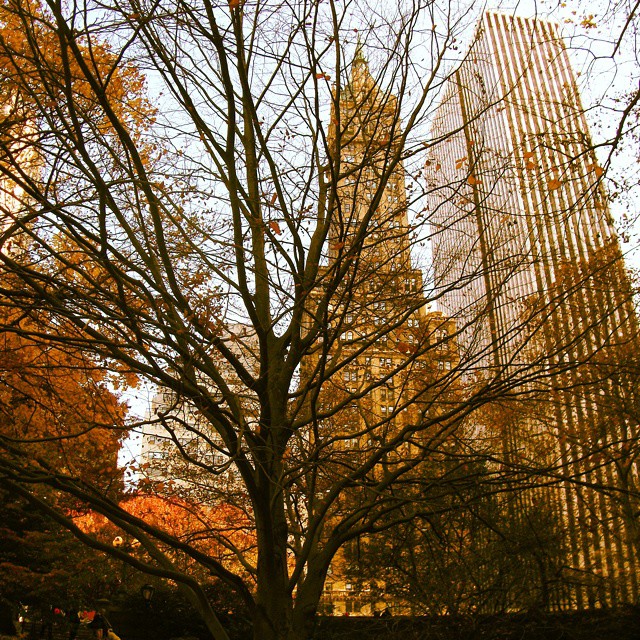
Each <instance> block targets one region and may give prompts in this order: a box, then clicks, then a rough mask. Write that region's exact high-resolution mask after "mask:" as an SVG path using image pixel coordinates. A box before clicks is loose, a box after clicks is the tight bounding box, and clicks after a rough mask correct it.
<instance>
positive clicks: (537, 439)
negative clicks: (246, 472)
mask: <svg viewBox="0 0 640 640" xmlns="http://www.w3.org/2000/svg"><path fill="white" fill-rule="evenodd" d="M431 140H432V145H433V146H432V148H431V153H430V157H429V160H428V162H427V176H428V180H429V181H430V185H429V186H430V190H431V198H430V215H431V219H432V247H433V262H434V274H435V275H434V286H435V288H436V290H437V292H438V293H439V294H441V305H442V310H443V311H444V313H445V314H447V315H449V316H451V317H452V318H454V319H455V321H456V323H457V326H458V327H459V330H460V349H461V352H462V354H463V356H462V357H463V359H464V362H465V363H466V366H467V367H468V370H469V373H470V379H474V380H475V379H478V378H484V379H489V378H492V379H495V380H498V381H499V380H503V381H504V382H505V388H506V387H508V386H509V385H510V381H512V382H513V384H519V386H518V388H519V389H520V390H521V391H526V392H527V393H528V394H529V395H530V397H531V398H532V399H533V400H532V402H535V406H536V410H535V411H531V412H530V413H529V415H527V416H523V417H522V418H521V419H520V420H519V421H516V422H515V423H514V424H512V425H511V427H510V428H509V429H508V430H507V433H506V435H505V438H504V448H505V451H504V453H503V455H505V456H508V458H509V460H510V461H512V462H514V463H517V464H518V465H521V468H523V469H526V468H527V467H530V468H532V469H533V468H534V467H535V468H537V469H538V470H542V471H543V472H545V473H547V474H548V475H546V476H545V477H546V481H545V483H546V484H554V483H555V482H556V481H557V483H556V484H555V489H545V490H544V491H542V490H538V491H537V492H535V491H532V492H531V493H530V498H529V499H531V500H535V499H540V496H541V495H544V496H546V499H547V500H548V501H549V505H550V508H552V509H555V510H556V512H557V516H558V518H559V522H560V526H561V528H563V529H564V530H565V531H566V540H565V543H566V554H565V557H564V561H563V562H562V563H560V566H558V567H556V575H554V576H553V580H552V581H551V582H553V583H554V584H553V586H552V590H555V595H554V596H549V594H548V591H549V584H550V583H549V580H548V576H547V578H546V580H547V585H546V591H547V594H546V599H547V602H545V604H546V605H548V606H558V607H561V606H567V605H571V606H575V605H577V606H594V605H595V606H599V605H600V606H606V605H608V604H616V603H619V602H621V601H622V602H625V601H626V602H630V601H636V600H637V596H638V585H637V579H636V573H635V571H636V566H637V560H636V556H637V551H638V544H637V535H634V531H635V526H636V525H635V517H634V516H633V511H634V509H637V504H636V505H635V506H632V505H630V504H625V503H627V502H628V495H629V489H630V488H631V487H632V486H635V484H634V483H635V482H636V478H637V472H638V470H637V467H636V465H635V462H634V461H633V459H632V458H631V456H630V454H629V447H631V446H632V444H633V442H634V437H635V436H634V434H633V433H632V431H633V429H635V427H634V426H633V425H632V424H631V422H630V420H629V419H628V417H627V416H625V415H623V413H624V412H623V411H619V412H617V411H616V408H615V406H613V403H612V402H610V399H611V398H612V397H613V396H614V395H616V394H617V393H618V392H619V387H616V384H618V383H617V382H616V381H614V379H613V376H612V375H611V374H610V373H611V371H612V367H614V368H615V365H616V363H618V364H619V363H621V362H622V361H623V360H624V357H625V352H628V350H629V349H630V348H631V345H633V344H634V340H635V337H636V333H637V321H636V316H635V313H634V310H633V305H632V302H631V296H630V287H629V283H628V279H627V276H626V272H625V269H624V265H623V262H622V257H621V253H620V248H619V245H618V240H617V237H616V233H615V231H614V228H613V224H612V220H611V215H610V212H609V209H608V205H607V198H606V194H605V192H604V189H603V186H602V184H601V176H602V173H603V171H602V169H601V167H600V166H599V165H598V161H597V158H596V156H595V153H594V151H593V146H592V144H591V141H590V136H589V130H588V126H587V121H586V119H585V115H584V110H583V108H582V105H581V101H580V97H579V95H578V88H577V84H576V79H575V76H574V74H573V72H572V69H571V65H570V62H569V57H568V54H567V51H566V49H565V46H564V44H563V41H562V39H561V37H560V35H559V31H558V27H557V26H556V25H555V24H552V23H550V22H546V21H542V20H537V19H525V18H520V17H515V16H511V15H505V14H501V13H485V14H484V16H483V17H482V19H481V22H480V25H479V27H478V29H477V32H476V36H475V38H474V41H473V44H472V46H471V47H470V50H469V52H468V54H467V55H466V57H465V59H464V61H463V62H462V64H461V65H460V66H459V68H458V69H457V70H456V71H455V72H454V73H453V74H452V76H451V78H450V79H449V80H448V84H447V86H446V88H445V90H444V93H443V98H442V103H441V105H440V107H439V109H438V111H437V113H436V115H435V118H434V123H433V131H432V139H431ZM471 374H473V375H471ZM518 381H519V383H518ZM512 386H513V385H512ZM532 406H533V405H532ZM534 414H535V415H534ZM543 441H546V442H547V446H545V447H542V446H538V445H539V444H540V443H541V442H543ZM549 442H550V443H551V444H549ZM532 443H533V444H532ZM536 443H538V444H536ZM543 449H545V450H546V453H545V455H544V456H543V455H542V453H541V452H542V450H543ZM543 458H544V459H543ZM541 484H543V483H542V482H541ZM625 494H626V496H625ZM531 496H534V497H531ZM523 500H524V498H523ZM523 508H524V507H523ZM558 585H561V586H558ZM556 587H557V588H556ZM549 600H551V601H549Z"/></svg>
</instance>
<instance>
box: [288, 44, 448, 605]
mask: <svg viewBox="0 0 640 640" xmlns="http://www.w3.org/2000/svg"><path fill="white" fill-rule="evenodd" d="M338 91H339V94H338ZM335 97H336V100H335V102H334V108H333V110H332V125H331V130H330V143H331V146H332V149H333V150H334V157H333V164H332V163H330V170H332V171H335V172H336V173H337V175H338V193H337V197H336V198H335V202H332V203H330V204H329V206H330V207H333V216H332V220H333V224H332V226H331V230H330V237H329V251H328V256H327V264H326V266H324V267H323V268H322V270H321V279H322V286H320V287H318V291H317V292H316V294H315V297H316V304H315V305H314V304H312V305H311V309H312V310H314V309H315V313H316V314H317V315H316V316H314V315H313V314H314V311H312V312H311V313H310V317H309V319H308V321H309V322H314V321H317V322H319V323H320V324H321V326H323V327H324V337H323V340H322V341H320V342H319V344H318V347H317V350H316V351H315V352H314V353H312V354H311V355H310V356H309V357H308V358H307V360H306V361H305V362H304V364H303V367H302V372H301V376H302V379H303V380H304V381H305V385H306V386H307V388H312V389H315V390H316V395H315V397H314V398H313V399H311V400H310V405H311V407H310V410H311V411H312V414H313V415H314V416H315V418H316V423H315V433H316V434H317V435H316V437H317V438H318V439H320V438H325V442H326V445H325V447H324V451H327V450H328V449H331V452H332V462H333V464H327V466H326V468H327V469H330V471H328V472H327V473H328V477H327V483H328V486H330V484H331V477H330V474H331V473H335V474H340V473H342V470H341V465H344V466H345V468H347V467H348V465H349V464H350V461H353V460H354V459H357V457H358V456H360V455H367V454H368V453H371V452H373V451H376V450H384V448H385V447H388V451H389V452H388V454H385V455H384V456H383V457H381V459H380V461H379V462H378V463H377V464H376V465H374V466H373V468H372V469H371V472H370V479H372V480H374V479H376V478H379V477H381V475H382V474H384V473H386V472H388V470H389V469H390V468H393V465H394V464H396V463H397V462H398V461H400V460H401V461H403V462H406V460H407V459H410V458H411V456H412V455H413V452H412V445H411V444H410V442H411V441H412V438H411V437H408V436H406V434H405V435H404V436H400V434H401V433H402V432H403V430H405V429H409V430H412V429H415V434H416V435H415V438H418V439H419V438H420V437H421V435H420V428H419V425H420V423H421V421H423V420H424V418H425V415H426V413H427V412H429V413H430V415H433V411H434V410H435V409H434V407H437V406H444V405H445V402H446V398H447V397H449V395H450V394H451V393H453V390H454V389H455V388H456V385H457V383H458V381H457V379H455V374H454V370H455V368H456V361H457V355H456V353H455V349H454V348H453V343H454V333H455V327H454V324H453V322H452V321H451V320H449V319H447V318H445V317H444V316H443V315H442V314H441V313H439V312H430V311H428V310H427V308H426V304H425V299H424V294H423V282H422V272H421V270H420V269H417V268H415V267H414V266H413V265H412V259H411V245H412V230H411V226H410V221H409V217H408V213H407V194H406V190H405V172H404V169H403V166H402V162H401V160H400V155H401V154H400V153H399V151H401V149H400V147H399V145H401V137H402V131H401V129H400V120H399V116H398V111H397V101H396V98H395V97H394V96H393V95H390V94H388V93H384V92H383V91H382V90H381V89H380V87H379V86H378V85H377V83H376V82H375V80H374V78H373V77H372V75H371V73H370V70H369V66H368V63H367V61H366V60H365V58H364V55H363V52H362V49H361V48H360V47H359V48H358V50H357V52H356V55H355V58H354V60H353V64H352V68H351V77H350V82H349V83H348V84H347V85H346V86H344V87H342V88H341V90H338V89H336V93H335ZM338 158H339V162H337V159H338ZM327 292H329V293H330V295H329V296H328V297H327ZM327 300H328V304H327ZM396 438H399V444H398V445H395V444H393V441H394V439H396ZM341 453H342V454H343V456H344V457H343V458H341V455H340V454H341ZM420 455H422V456H424V452H421V453H420ZM415 473H420V471H419V469H418V468H416V471H415ZM346 499H348V498H346ZM354 499H356V498H354ZM338 517H339V514H337V515H336V516H335V517H334V519H337V518H338ZM331 522H332V518H329V523H328V526H331ZM347 564H348V554H339V555H338V556H337V557H336V559H335V561H334V563H333V566H332V571H331V572H330V574H329V576H328V578H327V581H326V584H325V597H324V600H323V604H322V610H323V611H324V612H326V613H328V612H331V613H333V614H334V615H342V614H349V615H363V614H372V613H374V612H375V611H381V610H384V609H387V608H389V609H394V608H396V610H397V611H400V610H401V606H402V605H401V604H400V603H394V602H391V601H390V600H388V599H386V598H385V597H384V595H382V592H383V591H384V589H383V585H375V584H374V585H370V586H369V587H367V588H366V590H359V589H358V588H357V586H356V584H355V582H354V581H352V580H351V579H350V578H348V577H347V576H348V575H349V567H348V566H347Z"/></svg>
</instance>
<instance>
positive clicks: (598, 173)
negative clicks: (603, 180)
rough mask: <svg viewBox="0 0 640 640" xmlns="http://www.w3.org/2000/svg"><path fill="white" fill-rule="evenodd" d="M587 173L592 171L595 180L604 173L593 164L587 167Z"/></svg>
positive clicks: (599, 167)
mask: <svg viewBox="0 0 640 640" xmlns="http://www.w3.org/2000/svg"><path fill="white" fill-rule="evenodd" d="M587 171H593V172H594V173H595V174H596V178H600V177H601V176H602V174H603V173H604V169H603V168H602V167H601V166H600V165H598V164H596V163H595V162H592V163H591V164H590V165H588V166H587Z"/></svg>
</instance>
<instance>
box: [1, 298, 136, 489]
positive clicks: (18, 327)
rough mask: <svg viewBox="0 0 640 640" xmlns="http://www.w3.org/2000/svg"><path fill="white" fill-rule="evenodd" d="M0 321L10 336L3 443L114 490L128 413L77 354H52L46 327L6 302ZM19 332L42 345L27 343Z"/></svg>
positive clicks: (99, 373) (4, 359)
mask: <svg viewBox="0 0 640 640" xmlns="http://www.w3.org/2000/svg"><path fill="white" fill-rule="evenodd" d="M0 316H1V321H2V323H3V326H5V327H12V328H13V331H4V332H3V334H2V337H1V338H0V379H1V384H0V415H1V418H0V421H1V426H0V435H2V436H3V437H4V438H3V441H4V443H5V445H6V447H7V448H8V449H9V451H8V453H9V455H16V456H18V457H22V458H23V464H24V461H25V460H26V461H28V463H29V464H31V465H37V466H39V467H47V466H49V467H50V468H51V469H52V470H53V471H55V472H56V473H61V474H65V475H70V476H72V477H76V478H82V479H83V480H85V481H88V482H96V483H97V484H98V485H100V486H103V487H104V486H110V485H112V484H113V483H114V481H115V480H116V479H119V472H118V470H117V464H116V463H117V452H118V448H119V441H120V437H121V436H122V433H123V424H124V415H125V411H126V406H125V405H123V404H122V403H120V402H119V400H118V398H117V397H116V396H115V395H114V394H113V393H112V392H111V391H110V390H109V380H108V378H107V376H106V374H105V372H104V371H103V370H101V369H100V368H99V367H98V366H97V364H96V363H95V362H94V361H92V360H90V359H89V358H88V357H87V356H86V355H85V354H84V353H83V352H82V350H81V349H80V348H78V347H75V346H73V345H69V346H66V347H65V348H64V349H62V348H60V347H58V346H54V344H52V343H51V341H50V340H49V339H47V337H46V332H47V328H46V327H45V326H44V325H40V324H39V323H38V322H36V321H35V320H34V319H33V318H27V317H24V316H21V315H20V314H19V312H18V311H17V310H16V309H13V308H11V307H10V306H7V305H6V300H5V305H3V306H0ZM60 330H61V328H60V327H56V328H55V331H56V332H58V333H59V332H60ZM21 331H28V332H30V333H32V332H36V334H38V333H41V334H42V335H43V337H41V338H37V339H36V338H27V337H25V336H24V335H20V332H21ZM71 335H72V332H71V330H70V329H69V336H70V337H71Z"/></svg>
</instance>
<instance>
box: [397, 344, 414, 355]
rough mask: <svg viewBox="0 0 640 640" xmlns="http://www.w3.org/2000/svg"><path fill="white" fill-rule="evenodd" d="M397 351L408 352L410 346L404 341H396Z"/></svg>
mask: <svg viewBox="0 0 640 640" xmlns="http://www.w3.org/2000/svg"><path fill="white" fill-rule="evenodd" d="M398 351H399V352H400V353H409V352H410V351H411V347H410V346H409V344H408V343H406V342H398Z"/></svg>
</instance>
